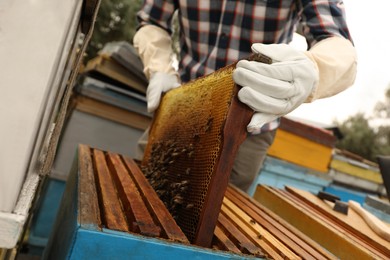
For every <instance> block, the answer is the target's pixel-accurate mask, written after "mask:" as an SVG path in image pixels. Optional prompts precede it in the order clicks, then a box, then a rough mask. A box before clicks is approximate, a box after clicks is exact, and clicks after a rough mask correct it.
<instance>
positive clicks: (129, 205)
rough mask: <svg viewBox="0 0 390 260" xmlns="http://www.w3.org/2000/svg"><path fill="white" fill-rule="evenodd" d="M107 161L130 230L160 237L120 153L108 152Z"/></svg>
mask: <svg viewBox="0 0 390 260" xmlns="http://www.w3.org/2000/svg"><path fill="white" fill-rule="evenodd" d="M107 162H108V166H109V169H110V172H111V174H112V175H113V180H114V182H115V184H116V187H117V190H118V194H119V196H120V199H121V202H122V205H123V209H124V212H125V214H126V217H127V222H128V223H129V227H130V231H132V232H136V233H140V234H142V235H145V236H153V237H158V236H159V235H160V231H161V229H160V227H158V226H157V225H156V224H155V223H154V222H153V218H152V216H151V215H150V213H149V211H148V209H147V207H146V205H145V203H144V201H143V199H142V197H141V195H140V193H139V192H138V188H137V186H136V185H135V183H134V182H133V180H132V178H131V177H130V175H129V173H128V172H127V169H126V168H125V166H124V165H123V163H122V161H121V158H120V156H119V155H118V154H114V153H108V154H107Z"/></svg>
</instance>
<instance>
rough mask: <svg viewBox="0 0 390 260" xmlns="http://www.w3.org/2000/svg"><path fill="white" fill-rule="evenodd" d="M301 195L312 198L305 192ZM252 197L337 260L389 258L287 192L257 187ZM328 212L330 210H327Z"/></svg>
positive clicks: (373, 244) (375, 247)
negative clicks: (337, 259)
mask: <svg viewBox="0 0 390 260" xmlns="http://www.w3.org/2000/svg"><path fill="white" fill-rule="evenodd" d="M305 196H307V197H310V196H314V195H312V194H310V193H307V194H306V195H305ZM314 197H315V196H314ZM254 198H255V199H256V200H258V201H259V202H260V203H261V204H262V205H264V206H265V207H267V208H269V209H270V210H272V211H273V212H274V213H276V214H278V215H279V216H280V217H281V218H283V219H284V220H285V221H287V222H288V223H290V224H291V225H293V226H295V227H296V228H297V229H299V230H300V231H301V232H303V233H304V234H306V235H307V236H308V237H310V238H311V239H313V240H314V241H316V242H317V243H319V244H320V245H322V246H323V247H324V248H325V249H327V250H329V252H331V253H333V254H334V255H336V256H337V257H339V258H341V259H387V258H389V255H388V253H387V251H388V250H386V249H384V248H383V247H381V248H378V247H377V245H376V244H375V243H371V242H370V241H367V240H364V239H362V236H361V235H359V236H357V235H356V233H354V232H352V231H351V229H349V228H345V227H343V226H342V225H340V223H338V222H336V221H334V219H333V218H331V217H329V216H328V215H327V214H324V213H323V212H321V211H320V210H318V209H316V207H315V206H313V205H311V204H308V203H307V202H305V201H304V200H301V199H299V198H298V197H296V196H294V195H293V194H292V193H290V192H288V191H285V190H280V189H274V188H271V187H265V186H258V188H257V191H256V193H255V195H254ZM317 199H318V200H320V199H319V198H317ZM320 201H321V200H320ZM322 202H323V201H322ZM323 203H324V202H323ZM325 206H328V207H329V205H325ZM329 210H333V209H331V207H329ZM335 213H337V215H343V214H341V213H338V212H335ZM343 216H345V215H343ZM362 221H363V220H362ZM363 222H364V221H363ZM363 222H360V223H363Z"/></svg>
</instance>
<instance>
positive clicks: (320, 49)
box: [305, 36, 357, 102]
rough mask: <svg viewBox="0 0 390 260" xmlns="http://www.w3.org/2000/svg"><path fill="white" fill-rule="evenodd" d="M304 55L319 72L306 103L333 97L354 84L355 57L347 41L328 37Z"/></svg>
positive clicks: (353, 50) (351, 46) (352, 48)
mask: <svg viewBox="0 0 390 260" xmlns="http://www.w3.org/2000/svg"><path fill="white" fill-rule="evenodd" d="M305 54H306V56H307V57H308V58H309V59H310V60H312V61H313V63H314V64H315V67H316V68H317V70H318V72H319V83H318V84H317V87H316V88H314V91H313V92H312V93H311V95H309V97H308V98H307V100H306V102H312V101H314V100H316V99H320V98H326V97H331V96H334V95H336V94H338V93H340V92H342V91H343V90H345V89H347V88H348V87H350V86H351V85H352V84H353V83H354V81H355V78H356V67H357V55H356V50H355V48H354V47H353V45H352V43H351V42H350V41H349V40H347V39H345V38H341V37H338V36H334V37H330V38H327V39H324V40H322V41H320V42H318V43H317V44H316V45H314V46H313V47H312V48H311V49H310V50H309V51H306V52H305Z"/></svg>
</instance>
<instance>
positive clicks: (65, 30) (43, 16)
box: [0, 0, 82, 246]
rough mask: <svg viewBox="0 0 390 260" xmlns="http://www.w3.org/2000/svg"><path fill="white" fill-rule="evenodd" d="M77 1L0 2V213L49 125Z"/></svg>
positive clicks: (8, 207) (12, 200)
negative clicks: (42, 132) (43, 130)
mask: <svg viewBox="0 0 390 260" xmlns="http://www.w3.org/2000/svg"><path fill="white" fill-rule="evenodd" d="M81 3H82V1H77V0H68V1H62V0H32V1H24V0H2V1H1V2H0V57H1V59H0V75H1V76H0V89H1V95H0V122H1V127H0V144H1V151H0V212H3V213H12V212H13V209H14V207H15V204H16V201H17V198H18V196H19V193H20V190H21V187H22V184H23V182H24V180H25V178H26V176H27V175H29V174H32V172H33V170H34V169H33V167H34V166H35V164H34V163H35V162H34V161H32V159H33V158H34V157H37V155H34V153H33V151H34V149H36V147H37V146H39V145H40V144H39V142H40V141H42V140H43V137H42V134H40V133H41V131H42V129H45V128H47V129H48V128H49V127H50V126H47V125H45V124H44V123H45V121H46V123H47V121H49V119H48V118H49V117H50V116H49V115H48V113H49V114H51V113H52V107H48V106H49V105H51V106H53V102H52V101H50V100H51V99H53V97H55V95H56V93H57V92H56V90H55V88H59V86H58V84H53V83H55V82H57V83H58V79H56V78H58V75H59V71H61V67H62V70H63V68H64V67H65V62H66V55H67V54H65V53H64V48H65V46H68V45H69V42H68V41H69V39H70V37H69V34H70V31H71V26H72V24H73V23H74V20H75V16H76V15H77V14H78V12H75V11H76V7H79V6H80V5H81ZM64 56H65V60H63V57H64ZM50 102H51V104H49V103H50ZM38 137H39V138H38ZM39 139H41V140H39ZM36 159H37V158H35V159H34V160H36ZM29 167H30V170H29ZM29 195H30V196H32V195H33V194H29ZM24 210H26V209H24ZM6 216H7V218H8V217H9V218H11V217H12V216H14V214H6ZM23 217H24V216H23ZM19 220H20V217H17V218H16V219H15V223H19ZM2 228H3V227H2ZM2 231H3V230H2ZM0 237H4V236H3V233H2V232H1V233H0ZM0 246H1V245H0Z"/></svg>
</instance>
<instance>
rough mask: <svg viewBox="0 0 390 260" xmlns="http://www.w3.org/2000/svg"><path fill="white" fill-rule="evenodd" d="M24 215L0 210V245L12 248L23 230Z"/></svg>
mask: <svg viewBox="0 0 390 260" xmlns="http://www.w3.org/2000/svg"><path fill="white" fill-rule="evenodd" d="M25 222H26V216H22V215H17V214H12V213H3V212H0V234H1V235H0V247H1V248H13V247H15V245H16V242H17V241H18V240H19V237H20V235H21V233H22V231H23V226H24V223H25Z"/></svg>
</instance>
